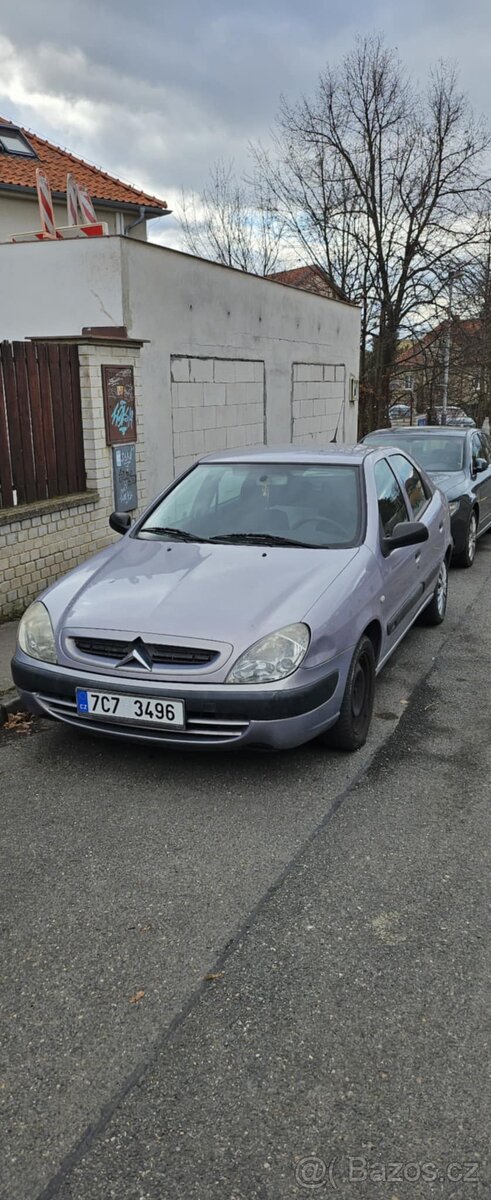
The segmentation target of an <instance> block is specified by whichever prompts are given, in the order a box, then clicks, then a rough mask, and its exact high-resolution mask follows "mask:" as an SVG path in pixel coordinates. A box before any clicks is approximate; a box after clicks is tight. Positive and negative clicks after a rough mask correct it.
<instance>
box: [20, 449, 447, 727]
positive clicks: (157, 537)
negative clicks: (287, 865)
mask: <svg viewBox="0 0 491 1200" xmlns="http://www.w3.org/2000/svg"><path fill="white" fill-rule="evenodd" d="M111 525H112V528H113V529H115V530H117V531H119V532H120V533H124V534H125V536H124V537H123V538H122V540H121V541H120V542H119V543H118V544H117V545H112V546H108V547H107V549H106V550H103V551H102V552H101V553H100V554H98V555H96V557H95V558H93V559H92V560H91V561H89V562H85V563H83V564H82V566H80V567H77V568H76V569H75V571H72V572H71V573H70V574H69V575H66V576H65V577H64V579H60V580H59V581H58V583H55V584H54V586H53V587H51V588H48V590H47V591H46V592H44V593H43V595H42V597H41V598H40V599H39V600H37V601H35V603H34V604H31V606H30V608H29V609H28V610H27V612H26V613H25V614H24V616H23V618H22V621H21V623H20V626H19V633H18V646H17V651H16V654H15V658H14V660H13V664H12V669H13V675H14V679H15V682H16V684H17V686H18V687H19V688H20V690H21V693H22V700H23V702H24V704H26V705H27V707H28V708H30V709H31V710H32V711H33V712H36V713H38V714H40V715H44V716H51V717H55V718H56V719H57V720H59V721H64V722H66V723H67V724H68V725H72V726H75V727H76V728H77V729H84V728H85V729H86V730H88V731H92V732H94V733H112V734H113V735H114V736H115V737H124V738H130V739H138V740H140V741H144V742H150V743H152V744H154V743H155V741H156V740H157V741H160V742H163V743H165V744H167V745H174V746H179V747H181V748H183V747H184V746H188V747H195V748H198V747H201V748H206V747H208V748H210V747H212V748H215V747H224V748H227V747H229V746H231V745H250V746H261V747H262V748H267V747H269V748H270V749H274V748H276V749H279V748H280V747H282V746H299V745H301V744H302V742H308V741H309V740H310V739H311V738H315V737H319V736H320V735H322V736H323V735H325V734H327V733H328V732H329V733H330V735H331V738H333V739H334V740H335V742H336V744H337V745H338V746H339V747H341V748H342V749H344V750H357V749H358V747H359V746H362V745H363V742H364V741H365V738H366V736H367V733H368V729H369V726H370V719H371V715H372V707H373V697H374V685H375V676H376V674H377V673H378V672H379V671H380V670H381V669H382V667H383V665H384V663H385V662H387V659H388V658H389V657H390V655H391V654H392V652H393V650H395V647H396V646H397V645H398V643H399V642H400V641H401V638H403V637H404V635H405V633H407V631H408V629H410V627H411V625H412V624H413V622H414V621H415V620H416V618H417V617H418V616H419V615H420V614H424V616H425V618H426V620H427V621H428V623H429V624H433V625H437V624H439V623H440V622H441V621H443V618H444V616H445V608H446V602H447V580H448V573H447V563H448V560H449V557H450V553H451V546H452V541H451V534H450V517H449V513H448V505H447V502H446V500H445V499H444V497H443V496H442V494H441V492H440V491H439V490H438V488H435V487H434V486H433V484H432V483H431V482H430V480H428V479H427V477H426V476H425V475H424V473H423V472H421V473H420V472H419V470H418V468H417V466H416V464H415V463H413V462H411V461H410V460H409V459H408V458H406V457H405V455H403V454H400V453H398V452H397V451H396V452H395V453H393V454H384V453H383V451H381V450H372V449H370V448H369V447H364V446H355V447H347V446H332V445H330V446H327V447H326V448H324V449H323V448H321V447H318V446H312V447H308V446H305V447H298V446H289V447H287V448H286V449H285V450H274V449H271V448H269V447H264V448H261V449H260V450H243V451H241V450H236V451H228V452H225V453H222V454H215V455H209V456H208V457H207V458H203V459H201V461H200V462H198V463H196V465H195V466H194V467H192V469H191V470H190V471H188V472H187V473H186V474H185V475H183V476H182V478H181V479H179V480H177V482H176V483H174V484H172V485H171V486H170V488H168V489H167V491H166V492H164V494H163V495H162V496H160V497H159V498H158V499H157V500H156V501H154V503H153V504H152V505H151V506H150V507H149V508H148V509H147V511H146V512H145V513H144V514H143V516H142V517H140V518H139V519H138V520H137V521H136V522H135V524H134V525H133V526H132V527H131V528H130V526H131V520H130V517H129V515H128V514H127V513H115V514H113V516H112V518H111Z"/></svg>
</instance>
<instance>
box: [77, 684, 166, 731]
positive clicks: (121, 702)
mask: <svg viewBox="0 0 491 1200" xmlns="http://www.w3.org/2000/svg"><path fill="white" fill-rule="evenodd" d="M77 712H78V715H79V717H92V716H94V717H103V718H104V719H105V720H108V721H132V722H133V721H137V722H140V721H141V722H142V723H143V724H145V725H168V726H169V727H171V726H172V727H173V728H174V729H184V724H185V720H184V703H183V701H182V700H165V699H164V700H160V699H155V697H153V696H122V695H121V693H114V692H89V691H88V690H86V689H85V688H77Z"/></svg>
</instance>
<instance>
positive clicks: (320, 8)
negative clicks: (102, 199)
mask: <svg viewBox="0 0 491 1200" xmlns="http://www.w3.org/2000/svg"><path fill="white" fill-rule="evenodd" d="M370 33H382V34H383V35H384V36H385V38H386V41H387V43H388V44H389V45H391V46H397V48H398V50H399V52H400V55H401V57H402V59H403V60H404V61H405V63H406V64H407V66H408V68H409V70H410V71H411V73H412V74H413V75H414V76H415V77H416V78H419V79H421V80H424V78H425V77H426V75H427V72H428V70H429V69H430V68H431V66H432V64H434V63H436V62H437V60H438V59H439V58H444V59H450V60H452V61H453V62H454V63H456V64H457V66H458V67H459V70H460V78H461V83H462V87H463V89H464V90H465V91H467V92H468V94H469V97H470V100H471V103H472V105H473V107H474V109H475V110H476V112H478V113H484V114H485V116H486V117H487V118H488V119H489V122H490V124H491V86H490V63H491V4H490V0H467V2H466V3H465V4H463V3H462V0H458V2H457V0H426V2H423V0H411V3H409V2H408V0H391V2H390V0H389V2H386V3H384V2H383V0H303V3H301V4H299V3H298V0H281V2H279V0H248V4H247V5H243V6H239V5H238V4H235V3H234V0H207V2H206V3H203V2H200V3H198V0H180V2H179V0H138V2H136V0H1V4H0V114H1V115H2V116H3V117H7V118H9V119H10V120H12V121H16V122H18V123H19V124H22V125H24V126H25V127H27V128H29V129H32V130H33V131H34V132H36V133H38V134H40V135H41V136H43V137H46V138H48V139H49V140H51V141H54V142H56V143H57V144H58V145H62V146H65V147H67V148H68V149H69V150H71V151H72V152H73V153H74V154H77V155H80V156H81V157H83V158H85V159H87V160H88V161H89V162H93V163H95V164H96V165H98V166H101V167H103V168H104V169H105V170H107V171H109V172H110V173H111V174H115V175H117V176H119V177H120V178H122V179H124V180H127V181H128V182H131V183H135V184H138V185H139V186H140V187H143V188H144V189H145V190H147V191H149V192H151V193H152V194H153V195H156V196H158V197H159V198H160V199H165V200H167V203H168V204H169V206H170V207H171V208H173V209H174V210H176V209H177V207H178V205H179V203H180V194H181V189H184V190H185V191H186V192H192V191H194V192H198V193H199V191H200V190H201V189H202V187H203V186H204V185H205V184H206V181H207V176H208V172H209V169H210V166H211V165H212V164H213V163H215V162H216V161H218V160H222V161H225V162H228V161H230V160H233V161H234V162H235V166H236V168H237V169H238V171H239V172H240V171H241V170H244V169H246V168H247V146H248V144H249V142H250V141H254V142H257V141H262V142H263V143H265V144H267V142H268V138H269V136H270V132H271V129H272V128H273V125H274V119H275V113H276V112H277V109H278V104H279V99H280V95H281V94H282V93H283V94H284V95H285V96H286V97H287V98H288V99H289V100H295V99H296V98H299V97H300V96H301V95H302V94H309V93H311V92H312V91H313V89H314V88H315V83H316V80H317V77H318V74H319V72H320V71H321V70H322V69H323V67H324V66H325V65H326V63H327V62H331V63H335V62H337V61H339V59H340V58H341V57H342V55H343V54H344V53H345V52H346V51H347V50H349V49H350V47H351V46H352V44H353V40H354V38H355V36H356V35H357V34H362V35H363V34H370ZM151 230H152V232H153V235H154V236H155V237H156V238H157V239H158V240H159V241H162V242H163V243H164V244H168V245H179V244H181V241H180V237H181V235H180V232H179V225H178V222H177V221H176V219H175V217H174V216H171V217H167V218H165V219H164V220H163V221H160V222H154V223H153V229H152V227H151Z"/></svg>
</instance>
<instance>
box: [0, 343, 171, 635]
mask: <svg viewBox="0 0 491 1200" xmlns="http://www.w3.org/2000/svg"><path fill="white" fill-rule="evenodd" d="M79 360H80V385H81V398H82V423H83V431H84V452H85V466H86V471H87V492H86V493H83V494H81V495H79V496H70V497H60V499H59V500H56V499H55V500H45V501H40V502H37V503H34V504H29V505H23V506H22V507H19V508H16V509H8V510H7V509H2V508H0V618H3V619H4V620H5V619H8V618H10V617H15V616H17V615H19V614H20V613H21V612H22V611H23V609H24V608H25V607H26V605H27V604H28V603H29V602H30V601H31V600H33V599H35V597H36V596H37V595H39V593H40V592H41V591H42V590H43V589H44V588H45V587H47V586H48V584H50V583H53V582H54V580H55V579H57V578H58V577H59V576H60V575H63V574H64V573H65V572H66V571H68V570H70V568H71V567H75V566H76V565H77V564H78V563H80V562H83V560H84V559H85V558H87V557H88V556H89V555H91V554H95V553H96V552H97V550H101V549H102V548H103V547H104V546H106V545H108V544H109V542H110V541H112V540H114V537H115V536H116V535H114V534H113V533H112V532H111V530H110V529H109V525H108V518H109V515H110V513H111V512H112V511H113V508H114V493H113V478H112V457H111V449H110V447H109V446H106V433H105V425H104V408H103V397H102V373H101V365H103V364H108V365H110V364H111V363H114V364H118V365H121V366H133V368H134V376H135V395H136V416H137V433H138V440H137V474H138V494H139V501H140V506H141V507H142V506H143V504H144V503H145V502H146V500H147V499H148V498H147V495H146V480H145V463H144V434H143V416H142V398H141V387H140V380H139V371H138V363H139V350H138V348H137V347H130V346H125V345H124V343H122V344H119V343H118V344H117V345H115V344H114V343H108V344H101V343H90V342H86V343H85V342H84V343H81V344H80V345H79Z"/></svg>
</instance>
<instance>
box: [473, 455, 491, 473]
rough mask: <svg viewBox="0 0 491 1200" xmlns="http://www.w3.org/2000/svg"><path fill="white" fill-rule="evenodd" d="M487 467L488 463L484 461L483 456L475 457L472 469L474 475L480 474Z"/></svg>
mask: <svg viewBox="0 0 491 1200" xmlns="http://www.w3.org/2000/svg"><path fill="white" fill-rule="evenodd" d="M488 467H489V463H488V462H486V459H485V458H476V460H475V463H474V470H475V472H476V475H480V474H481V472H482V471H487V469H488Z"/></svg>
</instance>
